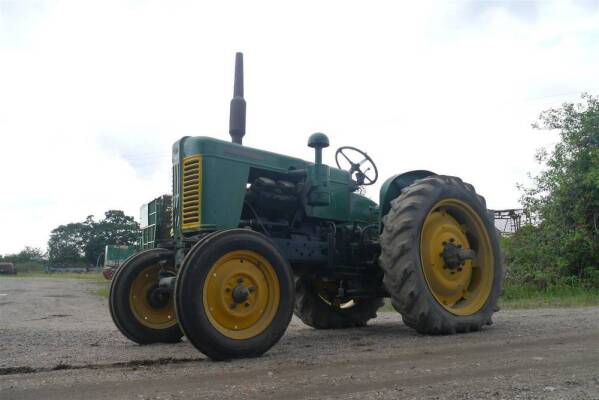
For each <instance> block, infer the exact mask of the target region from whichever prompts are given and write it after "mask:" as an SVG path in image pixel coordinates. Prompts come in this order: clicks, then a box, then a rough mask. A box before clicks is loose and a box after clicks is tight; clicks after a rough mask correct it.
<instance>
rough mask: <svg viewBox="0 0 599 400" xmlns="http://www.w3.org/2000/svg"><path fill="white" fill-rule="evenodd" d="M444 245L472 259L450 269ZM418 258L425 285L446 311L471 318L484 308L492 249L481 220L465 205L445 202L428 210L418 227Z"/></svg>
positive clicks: (491, 283) (488, 286)
mask: <svg viewBox="0 0 599 400" xmlns="http://www.w3.org/2000/svg"><path fill="white" fill-rule="evenodd" d="M447 243H451V244H453V245H454V246H456V247H459V248H462V249H464V250H470V249H472V250H474V252H475V256H474V258H473V259H472V260H465V261H464V262H463V264H462V265H459V266H457V267H455V266H453V267H451V268H450V267H449V266H448V265H446V262H445V259H444V258H443V256H442V253H443V249H444V247H445V246H446V244H447ZM420 258H421V262H422V269H423V272H424V276H425V278H426V283H427V285H428V287H429V289H430V291H431V293H432V294H433V296H434V298H435V299H436V300H437V302H438V303H439V304H440V305H442V306H443V307H444V308H445V309H446V310H448V311H449V312H451V313H453V314H455V315H472V314H475V313H476V312H478V311H479V310H480V309H481V308H482V307H483V306H484V305H485V303H486V301H487V299H488V298H489V295H490V294H491V290H492V286H493V275H494V258H493V250H492V247H491V240H490V238H489V234H488V232H487V230H486V228H485V225H484V224H483V221H482V219H481V218H480V216H479V215H478V214H477V213H476V212H475V211H474V210H473V209H472V208H471V207H470V206H469V205H467V204H466V203H464V202H463V201H460V200H457V199H445V200H442V201H440V202H439V203H437V204H436V205H435V206H434V207H433V208H432V210H431V211H430V212H429V214H428V215H427V217H426V219H425V221H424V225H423V227H422V234H421V237H420Z"/></svg>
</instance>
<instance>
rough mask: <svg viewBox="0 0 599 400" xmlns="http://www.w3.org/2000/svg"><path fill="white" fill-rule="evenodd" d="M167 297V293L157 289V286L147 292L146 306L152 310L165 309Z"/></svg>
mask: <svg viewBox="0 0 599 400" xmlns="http://www.w3.org/2000/svg"><path fill="white" fill-rule="evenodd" d="M169 297H170V295H169V293H168V292H166V291H164V290H163V289H161V288H160V287H158V285H156V286H154V287H153V288H151V289H150V290H148V304H150V306H152V307H154V308H162V307H166V305H167V304H168V301H169Z"/></svg>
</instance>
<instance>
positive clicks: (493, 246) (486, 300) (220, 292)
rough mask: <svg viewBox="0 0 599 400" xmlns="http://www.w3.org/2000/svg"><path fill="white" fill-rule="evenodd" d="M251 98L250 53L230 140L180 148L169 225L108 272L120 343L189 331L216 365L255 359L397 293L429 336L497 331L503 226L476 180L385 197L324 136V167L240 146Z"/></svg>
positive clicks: (398, 304) (408, 315)
mask: <svg viewBox="0 0 599 400" xmlns="http://www.w3.org/2000/svg"><path fill="white" fill-rule="evenodd" d="M243 95H244V93H243V60H242V55H241V54H240V53H238V54H237V57H236V68H235V83H234V97H233V100H232V101H231V109H230V120H229V133H230V135H231V138H232V141H231V142H226V141H222V140H218V139H214V138H211V137H183V138H181V139H180V140H178V141H177V142H175V144H174V145H173V148H172V176H173V193H172V231H169V232H167V231H166V230H163V231H161V232H158V234H157V235H156V236H155V239H154V240H153V241H150V240H148V241H147V244H148V245H147V248H145V249H143V250H142V251H140V252H138V253H136V254H134V255H133V256H131V257H129V258H128V259H127V260H126V261H125V262H124V263H123V264H122V265H121V266H120V268H119V269H118V270H117V272H116V273H115V275H114V277H113V279H112V283H111V287H110V295H109V308H110V313H111V316H112V319H113V321H114V322H115V325H116V326H117V327H118V329H119V330H120V331H121V332H122V333H123V335H125V336H126V337H128V338H129V339H131V340H132V341H134V342H137V343H140V344H146V343H157V342H164V343H172V342H177V341H179V340H180V339H181V337H182V336H183V335H185V336H186V337H187V339H188V340H189V341H190V342H191V343H192V344H193V345H194V346H195V347H196V348H197V349H198V350H199V351H201V352H202V353H204V354H206V355H207V356H208V357H210V358H212V359H215V360H223V359H230V358H239V357H254V356H259V355H261V354H263V353H264V352H266V351H267V350H268V349H270V348H271V347H272V346H273V345H274V344H276V343H277V342H278V340H279V339H280V338H281V336H282V335H283V334H284V332H285V330H286V329H287V326H288V324H289V322H290V319H291V316H292V314H293V313H295V315H296V316H297V317H299V318H300V319H301V320H302V321H303V322H304V323H305V324H307V325H309V326H311V327H313V328H316V329H337V328H349V327H361V326H365V325H366V324H367V322H368V321H369V320H370V319H372V318H374V317H376V313H377V310H378V309H379V308H380V307H381V306H382V305H383V299H384V298H386V297H390V298H391V303H392V305H393V307H394V308H395V309H396V310H397V311H398V312H399V313H401V315H402V318H403V321H404V323H405V324H406V325H407V326H409V327H411V328H414V329H415V330H416V331H418V332H420V333H424V334H453V333H465V332H472V331H477V330H479V329H481V328H482V327H483V326H485V325H489V324H491V318H492V315H493V313H494V312H495V311H496V310H497V301H498V297H499V294H500V292H501V285H502V280H503V276H504V272H503V266H502V262H501V252H500V249H499V241H498V236H497V232H496V229H495V227H494V224H493V218H492V217H491V215H490V214H489V213H488V210H487V208H486V203H485V199H484V198H483V197H482V196H480V195H478V194H477V193H476V192H475V190H474V188H473V187H472V185H470V184H468V183H465V182H463V181H462V180H461V179H460V178H457V177H452V176H445V175H439V174H436V173H433V172H431V171H425V170H415V171H407V172H403V173H398V174H397V175H394V176H391V177H389V178H387V179H386V180H385V181H384V183H383V185H382V186H381V189H380V196H379V202H378V204H377V203H375V202H374V201H372V200H370V199H368V198H366V197H364V196H362V195H361V194H360V192H361V188H362V187H363V186H367V185H372V184H373V183H375V182H376V181H377V179H378V170H377V167H376V165H375V163H374V161H373V159H372V158H371V157H370V156H369V155H367V154H366V153H365V152H364V151H361V150H359V149H356V148H354V147H349V146H344V147H340V148H338V149H337V151H336V152H335V159H336V163H337V168H334V167H330V166H328V165H326V164H323V162H322V154H323V151H324V149H325V148H327V147H328V146H329V138H328V137H327V136H326V135H324V134H323V133H315V134H312V135H311V136H310V137H309V138H308V146H309V147H310V148H312V149H313V151H314V161H313V162H309V161H304V160H302V159H298V158H294V157H289V156H286V155H283V154H277V153H273V152H269V151H265V150H260V149H255V148H251V147H247V146H244V145H243V144H242V139H243V137H244V135H245V110H246V103H245V99H244V96H243ZM282 133H283V132H281V134H282ZM398 138H399V137H398V136H395V135H394V136H393V139H392V141H393V146H394V147H395V148H397V150H398V152H399V151H401V150H402V146H401V143H400V142H399V140H398ZM282 140H284V139H282ZM387 145H388V144H387ZM416 150H417V149H409V151H416ZM403 151H408V150H407V149H405V146H404V150H403ZM398 154H400V153H398ZM423 156H426V152H425V151H423ZM479 167H480V166H479ZM149 215H150V212H148V223H149V224H150V222H151V221H150V217H149ZM148 226H150V225H148ZM447 340H451V339H447ZM159 351H161V352H164V351H165V348H160V349H159Z"/></svg>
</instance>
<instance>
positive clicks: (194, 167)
mask: <svg viewBox="0 0 599 400" xmlns="http://www.w3.org/2000/svg"><path fill="white" fill-rule="evenodd" d="M181 198H182V201H181V221H182V224H181V227H182V228H183V229H186V230H187V229H194V228H199V227H200V219H201V216H200V211H201V209H202V157H201V156H191V157H185V158H184V159H183V178H182V182H181Z"/></svg>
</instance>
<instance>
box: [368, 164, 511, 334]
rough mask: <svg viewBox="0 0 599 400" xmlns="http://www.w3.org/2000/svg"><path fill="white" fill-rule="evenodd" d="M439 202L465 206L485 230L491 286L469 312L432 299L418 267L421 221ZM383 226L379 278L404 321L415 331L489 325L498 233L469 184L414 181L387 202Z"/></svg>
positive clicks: (498, 267) (445, 179) (497, 286)
mask: <svg viewBox="0 0 599 400" xmlns="http://www.w3.org/2000/svg"><path fill="white" fill-rule="evenodd" d="M443 201H457V202H460V204H465V205H467V206H468V207H469V209H470V210H472V211H473V212H474V213H475V214H476V216H478V219H477V220H478V221H480V224H481V225H480V226H481V227H482V228H481V229H484V231H486V233H487V234H488V241H486V243H489V245H488V246H487V248H488V250H487V251H488V254H489V256H488V259H489V260H492V261H491V262H489V263H488V264H489V267H488V268H490V269H489V270H488V271H493V274H492V279H491V275H490V274H489V275H488V276H489V278H488V282H490V283H489V285H490V286H489V288H490V289H489V292H488V294H487V297H486V301H484V303H482V302H481V304H482V305H481V306H480V307H481V308H480V309H478V310H477V311H475V312H472V313H470V314H468V315H459V314H456V313H453V312H450V311H449V310H448V309H447V308H446V307H445V306H443V305H442V304H441V303H440V302H439V301H438V300H437V299H436V297H435V295H434V294H433V292H432V289H431V287H430V286H429V284H428V283H427V279H426V277H425V272H424V269H423V264H422V258H421V246H423V245H424V246H426V244H425V243H424V244H423V243H421V240H422V236H421V235H422V230H423V226H424V223H425V219H426V218H427V216H429V215H430V214H429V213H432V212H433V211H434V210H433V209H434V207H436V205H438V204H441V203H442V202H443ZM383 224H384V229H383V232H382V234H381V236H380V239H381V256H380V258H379V264H380V266H381V268H382V269H383V270H384V273H385V276H384V280H383V282H384V284H385V286H386V288H387V291H388V292H389V294H390V296H391V301H392V304H393V306H394V308H395V309H396V310H397V311H398V312H400V313H401V315H402V318H403V321H404V323H405V324H406V325H408V326H410V327H412V328H414V329H416V330H417V331H418V332H420V333H426V334H452V333H462V332H471V331H477V330H479V329H480V328H481V327H482V326H483V325H485V324H486V325H491V324H492V321H491V318H492V315H493V313H494V312H495V311H497V310H498V307H497V301H498V297H499V295H500V294H501V286H502V282H503V278H504V268H503V264H502V256H501V251H500V247H499V240H498V237H497V232H496V229H495V226H494V223H493V220H492V219H491V218H490V217H489V214H488V212H487V208H486V202H485V199H484V198H483V197H482V196H479V195H477V194H476V192H475V190H474V188H473V186H472V185H470V184H467V183H464V182H462V180H461V179H459V178H456V177H450V176H442V175H436V176H430V177H427V178H424V179H420V180H417V181H416V182H414V183H413V184H412V185H410V186H408V187H407V188H405V189H404V190H402V192H401V194H400V195H399V196H398V197H397V198H396V199H395V200H393V201H392V202H391V209H390V210H389V212H388V213H387V215H386V216H385V217H384V218H383ZM475 240H476V239H474V240H473V241H475ZM491 264H492V265H491ZM446 267H447V266H444V268H446ZM452 273H453V272H452ZM483 298H484V297H483Z"/></svg>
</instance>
